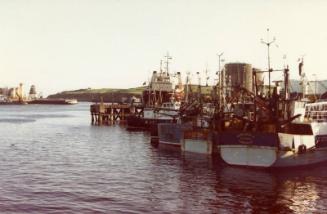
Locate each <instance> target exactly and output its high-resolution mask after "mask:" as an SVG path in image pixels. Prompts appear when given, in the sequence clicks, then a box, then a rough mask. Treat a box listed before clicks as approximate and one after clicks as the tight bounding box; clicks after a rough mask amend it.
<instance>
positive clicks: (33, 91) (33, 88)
mask: <svg viewBox="0 0 327 214" xmlns="http://www.w3.org/2000/svg"><path fill="white" fill-rule="evenodd" d="M29 94H30V95H36V89H35V85H32V86H31V88H30V93H29Z"/></svg>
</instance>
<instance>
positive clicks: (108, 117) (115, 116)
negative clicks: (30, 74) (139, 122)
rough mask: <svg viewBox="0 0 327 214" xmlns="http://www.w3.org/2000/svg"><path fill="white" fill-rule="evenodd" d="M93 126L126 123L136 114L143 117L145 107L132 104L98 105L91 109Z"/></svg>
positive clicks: (92, 106)
mask: <svg viewBox="0 0 327 214" xmlns="http://www.w3.org/2000/svg"><path fill="white" fill-rule="evenodd" d="M90 112H91V122H92V125H110V124H112V123H115V122H118V121H119V122H124V121H125V120H126V118H127V117H128V116H129V115H131V114H134V115H136V116H142V114H143V107H141V106H132V105H130V104H117V103H102V102H101V103H97V104H92V105H91V107H90Z"/></svg>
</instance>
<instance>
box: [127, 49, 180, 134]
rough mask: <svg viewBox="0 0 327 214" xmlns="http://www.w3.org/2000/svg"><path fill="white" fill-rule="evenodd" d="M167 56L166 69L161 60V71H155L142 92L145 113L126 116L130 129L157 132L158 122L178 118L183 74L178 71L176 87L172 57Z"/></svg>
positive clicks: (171, 120) (172, 120)
mask: <svg viewBox="0 0 327 214" xmlns="http://www.w3.org/2000/svg"><path fill="white" fill-rule="evenodd" d="M165 57H166V61H165V64H166V69H165V71H164V70H163V69H162V61H161V63H160V72H157V71H153V73H152V77H151V80H150V82H149V85H148V87H147V88H146V89H145V90H144V91H143V93H142V103H143V113H142V114H139V115H130V116H128V117H127V118H126V121H127V127H128V129H147V130H151V132H153V133H154V134H155V133H157V124H159V123H164V122H175V121H176V120H177V119H176V118H177V117H178V111H179V108H180V106H181V102H180V99H181V96H182V94H183V89H182V83H181V74H180V73H179V72H177V73H176V75H175V77H176V78H177V79H178V84H177V85H176V87H175V86H174V84H173V82H172V77H173V76H174V75H171V74H170V73H169V69H168V66H169V60H170V59H171V57H170V56H169V55H168V54H167V56H165ZM155 135H156V134H155Z"/></svg>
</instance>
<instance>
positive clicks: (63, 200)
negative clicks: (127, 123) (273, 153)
mask: <svg viewBox="0 0 327 214" xmlns="http://www.w3.org/2000/svg"><path fill="white" fill-rule="evenodd" d="M0 125H1V128H0V139H1V142H0V154H1V157H0V161H1V162H0V213H326V212H327V163H326V164H321V165H320V166H315V167H309V168H306V169H295V170H282V171H263V170H252V169H243V168H236V167H230V166H226V165H225V164H223V163H221V161H219V160H215V159H211V158H207V157H201V156H198V155H182V154H181V153H180V152H178V151H167V150H166V151H163V150H159V149H157V148H154V147H152V146H151V144H150V136H149V135H148V134H146V133H143V132H129V131H126V130H125V129H124V127H121V126H119V125H115V126H110V127H107V126H101V127H99V126H92V125H90V115H89V103H81V104H78V105H74V106H50V105H49V106H48V105H24V106H0Z"/></svg>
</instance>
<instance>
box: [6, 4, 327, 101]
mask: <svg viewBox="0 0 327 214" xmlns="http://www.w3.org/2000/svg"><path fill="white" fill-rule="evenodd" d="M326 11H327V1H325V0H311V1H309V0H264V1H263V0H247V1H244V0H239V1H236V0H201V1H200V0H155V1H154V0H137V1H132V0H0V87H1V86H2V87H5V86H16V85H18V84H19V83H20V82H22V83H24V85H25V87H26V88H29V86H30V85H31V84H34V85H36V88H37V90H38V91H39V92H42V93H43V94H44V95H48V94H52V93H56V92H59V91H64V90H73V89H80V88H88V87H90V88H130V87H136V86H139V85H141V84H142V83H143V82H144V81H146V80H148V79H149V77H150V75H151V73H152V71H153V70H159V65H160V60H162V59H163V57H164V56H165V55H166V53H167V52H169V54H170V55H171V56H172V60H171V64H170V68H171V72H177V71H179V72H182V73H183V74H185V73H186V72H190V73H191V74H193V81H194V82H196V80H195V79H196V78H195V73H196V72H201V73H202V74H204V71H205V70H206V68H207V69H208V71H209V74H210V78H211V79H210V80H209V81H211V83H212V82H213V80H214V79H215V78H216V77H215V73H216V71H217V70H218V57H217V54H218V53H222V52H223V53H224V54H223V56H222V59H224V61H225V62H245V63H250V64H252V65H253V67H257V68H261V69H267V47H266V46H265V45H264V44H262V43H261V42H260V40H261V39H264V40H267V28H269V29H270V30H269V32H270V40H271V39H272V38H273V37H275V38H276V42H275V43H274V44H273V45H272V46H271V65H272V67H273V68H275V69H280V68H283V66H284V65H285V64H288V65H289V67H290V70H291V71H290V74H291V78H293V79H297V78H298V70H297V66H298V58H300V57H302V56H304V67H303V69H304V71H305V72H306V75H307V77H308V78H309V79H314V78H318V79H327V73H326V69H325V68H326V67H327V66H326V64H327V60H326V49H327V24H326V21H327V13H326ZM284 55H286V59H283V58H284ZM314 75H316V76H314ZM280 77H281V74H280V73H275V74H274V75H273V79H280ZM203 79H204V78H203Z"/></svg>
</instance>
